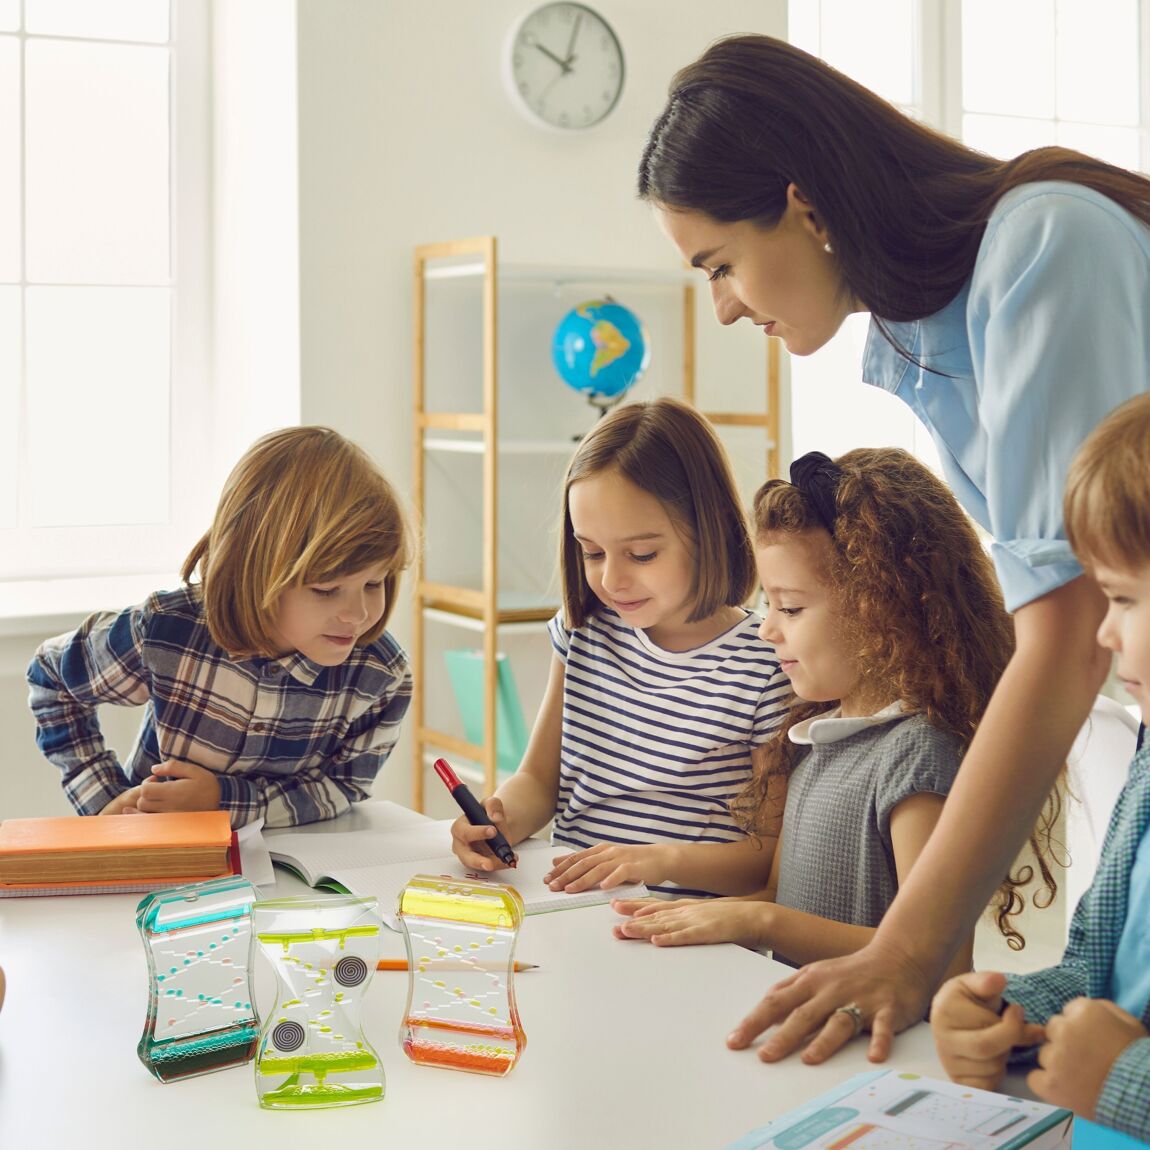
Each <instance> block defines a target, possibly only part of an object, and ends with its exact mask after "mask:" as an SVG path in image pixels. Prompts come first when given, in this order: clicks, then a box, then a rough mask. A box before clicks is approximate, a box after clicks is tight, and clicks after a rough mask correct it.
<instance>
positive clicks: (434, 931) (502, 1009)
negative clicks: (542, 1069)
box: [399, 874, 527, 1075]
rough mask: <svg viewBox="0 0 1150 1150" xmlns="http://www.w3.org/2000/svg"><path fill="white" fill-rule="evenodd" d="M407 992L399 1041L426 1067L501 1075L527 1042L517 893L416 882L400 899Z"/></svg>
mask: <svg viewBox="0 0 1150 1150" xmlns="http://www.w3.org/2000/svg"><path fill="white" fill-rule="evenodd" d="M399 922H400V926H401V927H402V928H403V938H404V941H405V942H406V944H407V961H408V984H407V986H408V989H407V1009H406V1010H405V1011H404V1016H403V1023H402V1024H401V1027H400V1035H399V1040H400V1044H401V1045H402V1047H403V1050H404V1053H405V1054H406V1055H407V1056H408V1058H410V1059H411V1060H412V1062H415V1063H417V1064H418V1065H420V1066H438V1067H442V1068H443V1069H447V1070H470V1071H472V1072H474V1073H478V1074H496V1075H502V1074H506V1073H508V1071H510V1070H511V1069H512V1068H513V1067H514V1066H515V1064H516V1063H517V1062H518V1061H519V1056H520V1055H521V1054H522V1053H523V1050H524V1048H525V1047H526V1045H527V1035H526V1034H525V1033H524V1031H523V1026H522V1025H521V1023H520V1021H519V1010H518V1008H517V1006H516V1004H515V942H516V939H517V938H518V934H519V926H520V924H521V923H522V922H523V900H522V898H520V896H519V892H518V891H517V890H515V888H514V887H510V886H504V885H503V884H501V883H491V882H472V881H466V880H462V879H452V878H444V877H439V876H435V875H425V874H420V875H416V876H415V877H414V878H412V879H411V881H410V882H409V883H408V884H407V886H406V887H404V889H403V892H402V894H401V895H400V896H399Z"/></svg>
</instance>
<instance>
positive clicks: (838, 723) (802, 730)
mask: <svg viewBox="0 0 1150 1150" xmlns="http://www.w3.org/2000/svg"><path fill="white" fill-rule="evenodd" d="M841 712H842V708H841V707H835V709H834V710H833V711H827V712H826V714H824V715H813V716H812V717H811V718H809V719H804V720H803V721H802V722H801V723H796V724H795V725H794V726H793V727H792V728H791V729H790V730H789V731H788V732H787V737H788V738H789V739H790V740H791V742H792V743H799V744H801V745H802V746H806V747H809V746H810V745H811V744H813V743H837V742H838V741H839V740H840V739H849V738H850V737H851V736H852V735H857V734H858V733H859V731H865V730H866V729H867V727H878V726H881V725H882V724H883V723H889V722H890V721H891V720H892V719H897V718H899V717H900V716H902V715H905V714H906V708H905V707H903V705H902V700H901V699H896V700H895V701H894V702H893V703H891V705H890V706H889V707H883V709H882V710H881V711H875V713H874V714H873V715H850V716H847V717H846V718H844V717H843V715H842V713H841Z"/></svg>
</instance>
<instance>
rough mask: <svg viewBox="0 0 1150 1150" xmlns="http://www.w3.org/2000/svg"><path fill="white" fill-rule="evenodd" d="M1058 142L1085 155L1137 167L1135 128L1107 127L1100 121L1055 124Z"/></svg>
mask: <svg viewBox="0 0 1150 1150" xmlns="http://www.w3.org/2000/svg"><path fill="white" fill-rule="evenodd" d="M1058 142H1059V143H1060V144H1062V145H1063V146H1064V147H1067V148H1075V149H1076V150H1077V151H1079V152H1085V153H1086V154H1087V155H1088V156H1097V157H1098V158H1099V159H1100V160H1108V161H1109V162H1110V163H1112V164H1118V165H1119V167H1122V168H1133V169H1134V170H1137V169H1138V166H1139V164H1140V163H1141V157H1140V156H1139V139H1138V129H1137V128H1111V127H1108V126H1106V125H1103V124H1065V123H1063V124H1059V125H1058Z"/></svg>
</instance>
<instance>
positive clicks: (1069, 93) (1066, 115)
mask: <svg viewBox="0 0 1150 1150" xmlns="http://www.w3.org/2000/svg"><path fill="white" fill-rule="evenodd" d="M1138 29H1139V21H1138V3H1137V0H1090V3H1089V4H1083V3H1082V0H1058V115H1059V116H1060V117H1061V118H1062V119H1065V120H1088V121H1093V122H1096V123H1097V122H1101V123H1105V124H1128V125H1130V126H1131V127H1133V126H1136V125H1137V123H1138Z"/></svg>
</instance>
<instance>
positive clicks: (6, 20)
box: [0, 0, 20, 32]
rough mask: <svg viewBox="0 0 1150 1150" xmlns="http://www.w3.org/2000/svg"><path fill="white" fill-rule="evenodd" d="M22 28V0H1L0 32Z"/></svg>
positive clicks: (15, 30)
mask: <svg viewBox="0 0 1150 1150" xmlns="http://www.w3.org/2000/svg"><path fill="white" fill-rule="evenodd" d="M19 29H20V0H0V32H17V31H19Z"/></svg>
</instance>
